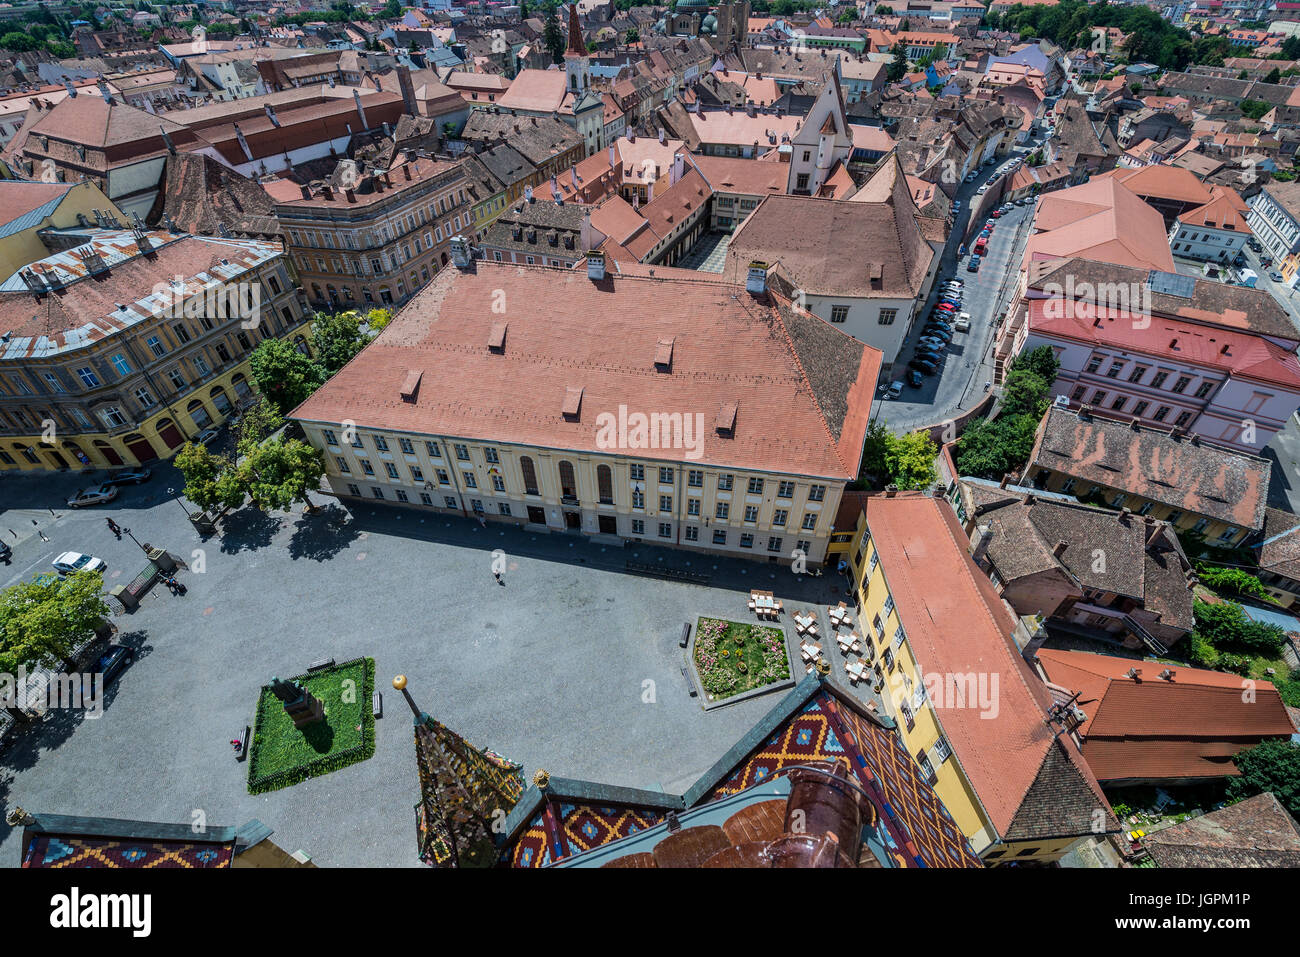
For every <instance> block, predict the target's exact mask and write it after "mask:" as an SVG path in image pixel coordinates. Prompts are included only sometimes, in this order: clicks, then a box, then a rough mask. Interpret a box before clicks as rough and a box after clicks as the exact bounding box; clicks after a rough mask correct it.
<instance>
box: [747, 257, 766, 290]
mask: <svg viewBox="0 0 1300 957" xmlns="http://www.w3.org/2000/svg"><path fill="white" fill-rule="evenodd" d="M745 291H746V292H748V293H749V294H750V295H751V296H765V295H767V263H764V262H759V261H758V260H757V259H756V260H754V261H753V262H751V263H750V264H749V274H748V275H747V276H746V277H745Z"/></svg>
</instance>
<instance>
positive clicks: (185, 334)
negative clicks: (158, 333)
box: [172, 322, 190, 345]
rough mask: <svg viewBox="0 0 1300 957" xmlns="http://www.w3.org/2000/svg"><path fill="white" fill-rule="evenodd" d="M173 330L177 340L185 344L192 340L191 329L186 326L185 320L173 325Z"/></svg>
mask: <svg viewBox="0 0 1300 957" xmlns="http://www.w3.org/2000/svg"><path fill="white" fill-rule="evenodd" d="M172 332H173V333H174V334H175V335H176V341H177V342H179V343H181V345H184V344H185V343H187V342H189V341H190V331H189V330H188V329H186V328H185V324H184V323H183V322H178V323H176V325H174V326H172Z"/></svg>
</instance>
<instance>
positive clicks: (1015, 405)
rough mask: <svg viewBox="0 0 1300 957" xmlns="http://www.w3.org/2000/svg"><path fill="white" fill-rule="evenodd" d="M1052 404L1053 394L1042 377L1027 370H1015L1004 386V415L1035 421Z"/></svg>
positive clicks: (1008, 376) (1008, 375)
mask: <svg viewBox="0 0 1300 957" xmlns="http://www.w3.org/2000/svg"><path fill="white" fill-rule="evenodd" d="M1051 404H1052V394H1051V392H1050V391H1049V390H1048V386H1047V383H1046V382H1044V381H1043V378H1042V376H1040V375H1038V374H1037V373H1034V372H1030V371H1029V370H1027V369H1015V370H1013V371H1012V372H1009V373H1008V374H1007V378H1006V381H1005V382H1004V383H1003V384H1002V412H1001V414H1002V415H1008V416H1014V415H1027V416H1029V417H1031V418H1032V419H1033V420H1034V421H1038V420H1039V419H1041V418H1042V417H1043V413H1044V412H1046V411H1047V407H1048V406H1049V405H1051Z"/></svg>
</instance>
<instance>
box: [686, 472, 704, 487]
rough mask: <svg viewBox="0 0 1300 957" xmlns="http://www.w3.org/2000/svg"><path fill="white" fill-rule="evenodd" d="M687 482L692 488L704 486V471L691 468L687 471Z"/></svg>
mask: <svg viewBox="0 0 1300 957" xmlns="http://www.w3.org/2000/svg"><path fill="white" fill-rule="evenodd" d="M686 484H687V485H689V486H690V487H691V488H703V487H704V473H703V472H701V471H700V470H699V469H691V470H690V471H689V472H687V473H686Z"/></svg>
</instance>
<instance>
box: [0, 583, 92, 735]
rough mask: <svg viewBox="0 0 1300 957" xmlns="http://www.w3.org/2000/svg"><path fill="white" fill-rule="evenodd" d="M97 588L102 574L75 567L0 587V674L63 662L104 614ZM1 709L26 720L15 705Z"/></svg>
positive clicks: (63, 664) (52, 665) (65, 662)
mask: <svg viewBox="0 0 1300 957" xmlns="http://www.w3.org/2000/svg"><path fill="white" fill-rule="evenodd" d="M103 591H104V576H103V574H102V573H100V572H90V571H77V572H71V573H69V574H68V575H65V576H63V577H62V578H60V577H59V576H58V575H40V576H38V577H37V578H35V579H33V580H32V581H29V582H20V583H19V584H17V585H13V586H11V587H9V588H6V589H5V590H4V591H3V592H0V673H4V674H8V675H13V674H15V673H16V672H17V671H18V669H19V668H20V667H22V668H37V667H41V666H44V667H49V668H60V667H64V666H66V665H67V664H68V663H69V658H71V656H72V653H73V652H74V651H76V650H77V647H78V646H79V645H81V644H82V643H83V642H85V641H86V640H87V639H88V638H90V636H91V635H93V634H94V633H95V629H96V628H98V627H99V625H100V624H101V622H103V620H104V619H105V618H106V617H107V616H108V613H109V609H108V605H106V604H105V603H104V596H103ZM6 710H8V711H9V713H10V714H11V715H13V717H14V719H15V720H18V721H25V720H27V716H26V715H25V714H24V713H23V712H22V711H20V710H19V709H17V708H16V707H11V708H7V709H6Z"/></svg>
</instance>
